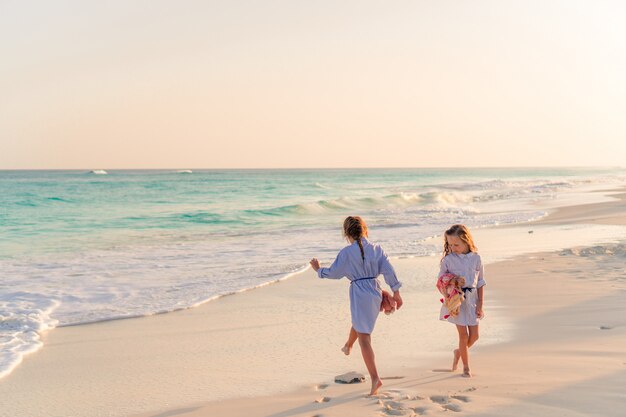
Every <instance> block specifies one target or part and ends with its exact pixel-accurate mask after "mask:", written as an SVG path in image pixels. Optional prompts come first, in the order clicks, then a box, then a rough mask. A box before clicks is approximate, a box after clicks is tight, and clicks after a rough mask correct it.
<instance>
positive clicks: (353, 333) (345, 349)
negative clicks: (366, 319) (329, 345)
mask: <svg viewBox="0 0 626 417" xmlns="http://www.w3.org/2000/svg"><path fill="white" fill-rule="evenodd" d="M357 338H358V336H357V334H356V330H354V327H350V334H349V335H348V340H347V341H346V344H345V345H344V346H343V347H342V348H341V351H342V352H343V353H345V354H346V355H349V354H350V351H351V350H352V346H354V342H356V339H357Z"/></svg>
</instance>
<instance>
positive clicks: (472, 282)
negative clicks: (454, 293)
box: [439, 224, 486, 377]
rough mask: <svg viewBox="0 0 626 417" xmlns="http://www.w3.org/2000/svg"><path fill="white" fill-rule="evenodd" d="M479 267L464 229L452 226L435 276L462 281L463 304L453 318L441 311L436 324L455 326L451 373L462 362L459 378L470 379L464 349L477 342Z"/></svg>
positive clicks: (480, 303) (480, 291)
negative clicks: (455, 346)
mask: <svg viewBox="0 0 626 417" xmlns="http://www.w3.org/2000/svg"><path fill="white" fill-rule="evenodd" d="M483 272H484V270H483V263H482V261H481V259H480V255H479V254H478V253H477V252H476V245H475V244H474V240H473V239H472V235H471V234H470V232H469V230H468V229H467V227H465V226H464V225H462V224H455V225H453V226H452V227H450V228H449V229H448V230H446V232H445V234H444V244H443V257H442V258H441V269H440V271H439V276H441V275H443V274H446V273H450V274H454V275H458V276H461V277H464V278H465V287H463V292H464V293H465V300H464V301H463V303H462V304H461V308H460V311H459V314H458V315H457V316H456V317H452V316H449V317H448V312H447V310H446V307H445V306H442V307H441V313H440V316H439V319H440V320H446V317H447V320H448V321H449V322H451V323H454V324H456V330H457V331H458V333H459V348H458V349H455V350H454V359H453V361H452V370H453V371H456V369H457V367H458V365H459V359H461V360H462V361H463V376H464V377H471V376H472V374H471V372H470V367H469V354H468V349H469V348H470V347H472V345H473V344H474V343H476V341H477V340H478V320H479V319H481V318H483V316H484V313H483V299H484V298H483V295H484V286H485V284H486V283H485V280H484V278H483Z"/></svg>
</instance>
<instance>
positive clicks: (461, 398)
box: [452, 395, 470, 403]
mask: <svg viewBox="0 0 626 417" xmlns="http://www.w3.org/2000/svg"><path fill="white" fill-rule="evenodd" d="M452 398H454V399H455V400H459V401H463V402H464V403H468V402H470V399H469V397H468V396H466V395H453V396H452Z"/></svg>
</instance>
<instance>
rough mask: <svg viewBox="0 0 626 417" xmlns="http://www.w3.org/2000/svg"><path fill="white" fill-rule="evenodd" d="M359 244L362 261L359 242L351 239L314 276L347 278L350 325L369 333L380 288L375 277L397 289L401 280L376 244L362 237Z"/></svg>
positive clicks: (376, 308) (373, 320)
mask: <svg viewBox="0 0 626 417" xmlns="http://www.w3.org/2000/svg"><path fill="white" fill-rule="evenodd" d="M361 243H362V245H363V252H364V253H365V260H363V259H362V258H361V250H360V249H359V244H358V243H357V242H354V243H353V244H351V245H349V246H346V247H345V248H343V249H342V250H341V251H340V252H339V254H338V255H337V259H335V261H334V262H333V263H332V265H331V266H329V267H328V268H320V269H319V270H318V271H317V276H318V277H320V278H330V279H340V278H343V277H347V278H348V279H349V280H350V313H351V315H352V327H353V328H354V330H356V331H357V332H359V333H366V334H371V333H372V331H373V330H374V325H375V324H376V319H377V318H378V313H379V312H380V303H381V301H382V290H381V288H380V283H379V282H378V279H376V278H377V277H378V276H379V275H381V274H382V275H383V277H384V278H385V282H386V283H387V285H389V286H390V287H391V290H392V291H396V290H398V289H399V288H400V287H401V286H402V283H401V282H400V281H398V278H397V277H396V272H395V271H394V269H393V266H392V265H391V263H390V262H389V258H388V257H387V254H386V253H385V251H384V250H383V249H382V248H381V247H380V246H378V245H375V244H372V243H370V242H369V241H368V240H367V239H365V238H361Z"/></svg>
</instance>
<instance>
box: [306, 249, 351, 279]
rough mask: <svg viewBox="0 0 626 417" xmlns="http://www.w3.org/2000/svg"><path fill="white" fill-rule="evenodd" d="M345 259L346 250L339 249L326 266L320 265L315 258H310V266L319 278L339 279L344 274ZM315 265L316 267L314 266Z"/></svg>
mask: <svg viewBox="0 0 626 417" xmlns="http://www.w3.org/2000/svg"><path fill="white" fill-rule="evenodd" d="M346 261H347V259H346V252H345V251H341V252H339V254H338V255H337V258H336V259H335V261H334V262H333V263H332V264H331V265H330V266H329V267H328V268H323V267H321V266H320V264H319V262H318V261H317V259H315V258H313V259H312V260H311V266H312V267H313V269H315V270H316V271H317V276H318V277H320V278H329V279H340V278H343V277H344V276H346V264H347V262H346ZM314 262H315V263H316V265H315V264H314ZM316 266H317V269H316V268H315V267H316Z"/></svg>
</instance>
